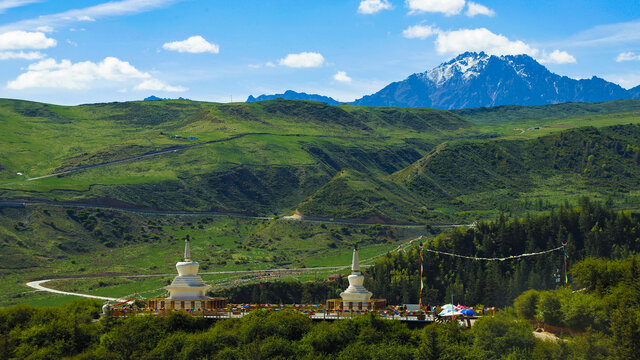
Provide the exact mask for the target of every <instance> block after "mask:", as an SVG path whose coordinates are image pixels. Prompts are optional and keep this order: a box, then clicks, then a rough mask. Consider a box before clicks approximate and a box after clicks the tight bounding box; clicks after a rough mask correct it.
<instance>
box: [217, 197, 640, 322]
mask: <svg viewBox="0 0 640 360" xmlns="http://www.w3.org/2000/svg"><path fill="white" fill-rule="evenodd" d="M563 239H567V241H568V244H567V247H566V248H567V255H568V264H569V266H570V267H571V266H572V265H573V264H576V263H577V262H579V261H581V260H582V259H586V258H590V257H599V258H615V259H624V258H626V257H627V256H629V255H630V254H635V253H637V252H638V251H640V241H639V240H638V239H640V216H638V215H637V214H630V213H628V212H618V211H614V210H612V209H610V208H609V207H607V205H606V204H602V203H593V202H591V201H590V200H589V199H588V198H583V199H582V201H581V206H580V207H577V208H573V209H565V208H563V207H560V208H559V209H558V210H557V211H551V212H550V213H548V214H544V215H537V216H526V217H525V218H514V219H511V220H508V219H507V218H506V217H505V216H501V217H499V218H498V219H497V220H496V221H494V222H480V223H478V224H477V225H476V226H474V227H473V228H469V229H459V230H455V231H452V232H448V233H443V234H441V235H438V236H437V237H435V238H434V239H433V240H430V239H426V238H425V247H426V248H428V249H432V250H438V251H444V252H448V253H455V254H459V255H465V256H475V257H484V258H494V257H506V256H510V255H518V254H523V253H533V252H540V251H544V250H548V249H553V248H557V247H559V246H561V244H562V240H563ZM424 258H425V260H424V273H423V275H424V283H425V288H424V290H423V293H422V302H423V304H431V305H440V304H441V303H443V302H447V303H450V302H451V295H452V294H453V295H454V299H453V301H454V303H460V304H463V305H471V306H473V305H478V304H483V305H486V306H490V307H491V306H507V305H509V304H511V303H512V302H513V300H514V299H515V298H516V297H517V296H518V295H520V294H521V293H522V292H524V291H526V290H528V289H537V290H547V289H555V288H558V287H561V286H562V285H563V284H564V272H563V271H564V270H563V267H564V260H563V252H562V251H555V252H551V253H548V254H544V255H539V256H533V257H525V258H521V259H515V260H506V261H488V262H487V261H476V260H470V259H464V258H453V257H450V256H447V255H439V254H433V253H430V252H424ZM576 266H577V268H576V269H579V270H576V269H574V273H575V272H576V271H578V272H580V273H581V274H583V273H585V271H583V270H582V269H583V267H584V264H581V265H576ZM365 274H366V275H367V276H366V278H365V287H366V288H367V289H369V290H370V291H372V292H373V294H374V297H376V298H382V299H387V302H388V303H389V304H407V303H418V294H419V291H418V290H419V288H420V275H419V274H420V255H419V250H418V247H417V242H416V243H414V246H413V248H411V249H409V250H407V251H406V252H394V253H390V254H387V255H386V256H384V257H382V258H381V259H380V260H378V261H376V263H375V264H374V265H373V266H372V267H370V268H368V269H366V270H365ZM556 274H557V276H556ZM580 276H583V275H580ZM574 278H575V279H574ZM556 280H558V281H559V282H557V281H556ZM569 284H570V285H571V286H573V287H574V288H578V289H579V288H582V287H584V286H585V281H584V280H583V279H582V278H581V277H579V276H578V275H576V274H573V275H571V274H570V275H569ZM344 287H345V283H344V280H343V279H340V280H339V281H335V282H323V283H289V284H255V285H249V286H245V287H239V288H237V289H232V290H229V291H226V292H220V293H217V294H219V295H224V296H229V297H230V298H231V299H233V301H236V302H238V303H245V302H250V303H257V302H259V303H265V302H266V303H281V302H286V301H292V302H301V299H302V298H303V297H304V298H305V299H312V300H313V302H324V300H326V299H327V298H331V297H336V296H337V292H339V291H342V290H339V291H338V290H337V289H344ZM285 300H286V301H285ZM554 325H555V324H554Z"/></svg>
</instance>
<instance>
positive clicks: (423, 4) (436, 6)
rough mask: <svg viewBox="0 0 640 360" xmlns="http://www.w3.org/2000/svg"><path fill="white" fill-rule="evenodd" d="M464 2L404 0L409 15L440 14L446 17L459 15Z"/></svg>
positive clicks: (460, 0) (463, 0) (450, 0)
mask: <svg viewBox="0 0 640 360" xmlns="http://www.w3.org/2000/svg"><path fill="white" fill-rule="evenodd" d="M464 4H465V0H406V2H405V6H406V7H408V8H409V14H419V13H425V12H440V13H443V14H445V15H447V16H450V15H456V14H459V13H460V11H462V9H463V8H464Z"/></svg>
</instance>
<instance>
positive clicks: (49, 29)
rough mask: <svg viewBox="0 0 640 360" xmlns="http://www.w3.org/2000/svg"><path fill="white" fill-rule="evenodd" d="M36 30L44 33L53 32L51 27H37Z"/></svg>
mask: <svg viewBox="0 0 640 360" xmlns="http://www.w3.org/2000/svg"><path fill="white" fill-rule="evenodd" d="M36 30H38V31H42V32H46V33H50V32H53V28H52V27H51V26H38V27H37V28H36Z"/></svg>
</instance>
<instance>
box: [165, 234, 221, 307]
mask: <svg viewBox="0 0 640 360" xmlns="http://www.w3.org/2000/svg"><path fill="white" fill-rule="evenodd" d="M199 268H200V264H198V263H197V262H195V261H191V250H190V249H189V237H188V236H187V238H186V239H185V245H184V261H180V262H178V263H177V264H176V269H178V276H176V277H175V278H174V279H173V281H172V282H171V285H169V286H165V289H167V291H169V296H168V297H167V298H166V299H183V300H194V299H209V297H207V296H206V295H205V293H206V292H207V290H209V288H211V286H209V285H207V284H205V283H204V281H202V278H200V276H199V275H198V269H199Z"/></svg>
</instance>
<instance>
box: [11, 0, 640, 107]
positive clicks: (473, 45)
mask: <svg viewBox="0 0 640 360" xmlns="http://www.w3.org/2000/svg"><path fill="white" fill-rule="evenodd" d="M467 50H471V51H481V50H483V51H486V52H488V53H492V54H496V55H500V54H517V53H527V54H529V55H531V56H533V57H534V58H536V59H538V60H539V61H541V62H543V63H544V65H545V66H547V67H548V68H549V69H550V70H551V71H553V72H556V73H558V74H560V75H567V76H569V77H572V78H587V77H591V76H593V75H596V76H599V77H603V78H605V79H607V80H609V81H613V82H616V83H618V84H620V85H621V86H623V87H625V88H630V87H633V86H637V85H639V84H640V1H638V0H633V1H630V0H619V1H616V2H611V1H605V0H603V1H584V0H572V1H567V0H556V1H546V0H541V1H492V0H478V1H467V0H336V1H333V0H323V1H311V0H309V1H305V0H295V1H293V0H291V1H290V0H281V1H279V0H269V1H248V0H234V1H197V0H182V1H181V0H119V1H118V0H116V1H104V0H102V1H101V0H82V1H75V0H65V1H61V0H55V1H54V0H0V97H6V98H18V99H28V100H35V101H43V102H50V103H56V104H80V103H92V102H110V101H127V100H137V99H142V98H144V97H146V96H149V95H151V94H154V95H157V96H161V97H172V98H173V97H179V96H182V97H186V98H190V99H193V100H203V101H216V102H229V101H231V99H233V101H244V100H245V99H246V98H247V96H248V95H250V94H252V95H260V94H263V93H276V92H283V91H284V90H287V89H292V90H296V91H305V92H311V93H319V94H322V95H327V96H332V97H334V98H337V99H339V100H342V101H351V100H354V99H356V98H359V97H361V96H363V95H367V94H371V93H373V92H375V91H377V90H379V89H381V88H382V87H383V86H385V85H386V84H388V83H390V82H392V81H398V80H402V79H404V78H406V77H407V76H408V75H410V74H412V73H416V72H423V71H425V70H429V69H431V68H433V67H435V66H437V65H438V64H440V63H442V62H444V61H447V60H449V59H451V58H453V57H455V56H456V55H457V54H458V53H461V52H464V51H467Z"/></svg>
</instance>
